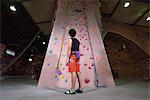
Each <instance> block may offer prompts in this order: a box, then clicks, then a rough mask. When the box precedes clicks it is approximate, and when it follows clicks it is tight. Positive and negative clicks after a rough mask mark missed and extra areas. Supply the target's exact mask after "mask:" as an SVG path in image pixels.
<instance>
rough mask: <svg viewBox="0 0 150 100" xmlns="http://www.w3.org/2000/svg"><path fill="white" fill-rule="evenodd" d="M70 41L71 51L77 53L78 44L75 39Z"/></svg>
mask: <svg viewBox="0 0 150 100" xmlns="http://www.w3.org/2000/svg"><path fill="white" fill-rule="evenodd" d="M71 39H72V47H71V51H79V45H80V42H79V41H78V39H76V38H71Z"/></svg>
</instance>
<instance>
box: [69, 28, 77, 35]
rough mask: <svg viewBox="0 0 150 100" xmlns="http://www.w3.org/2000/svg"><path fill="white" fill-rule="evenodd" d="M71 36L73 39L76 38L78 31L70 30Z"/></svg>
mask: <svg viewBox="0 0 150 100" xmlns="http://www.w3.org/2000/svg"><path fill="white" fill-rule="evenodd" d="M69 35H70V36H71V37H75V36H76V30H75V29H70V30H69Z"/></svg>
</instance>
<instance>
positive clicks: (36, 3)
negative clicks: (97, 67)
mask: <svg viewBox="0 0 150 100" xmlns="http://www.w3.org/2000/svg"><path fill="white" fill-rule="evenodd" d="M22 4H23V5H24V7H25V8H26V10H27V11H28V12H29V14H30V15H31V17H32V18H33V20H34V21H35V23H38V22H43V21H48V20H50V19H51V17H52V14H53V11H54V8H55V0H31V1H28V0H27V1H24V2H22Z"/></svg>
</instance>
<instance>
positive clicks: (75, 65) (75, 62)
mask: <svg viewBox="0 0 150 100" xmlns="http://www.w3.org/2000/svg"><path fill="white" fill-rule="evenodd" d="M68 67H69V70H68V71H69V72H80V64H79V59H77V57H76V56H75V55H73V54H72V55H71V56H70V62H69V64H68Z"/></svg>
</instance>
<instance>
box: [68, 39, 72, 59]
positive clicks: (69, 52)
mask: <svg viewBox="0 0 150 100" xmlns="http://www.w3.org/2000/svg"><path fill="white" fill-rule="evenodd" d="M71 47H72V40H71V39H68V49H67V61H69V57H70V54H71Z"/></svg>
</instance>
